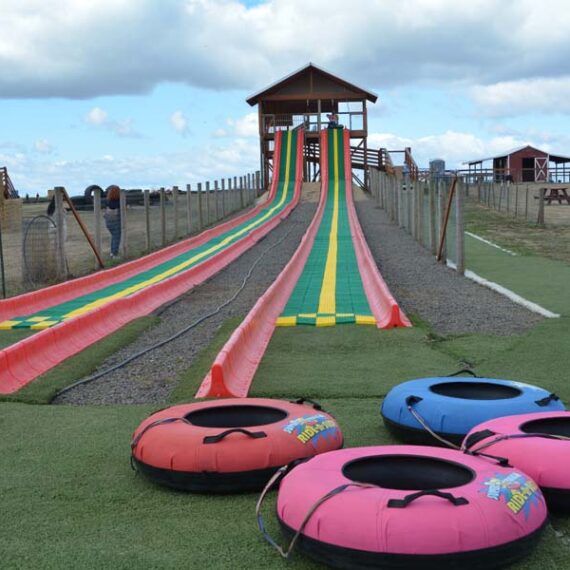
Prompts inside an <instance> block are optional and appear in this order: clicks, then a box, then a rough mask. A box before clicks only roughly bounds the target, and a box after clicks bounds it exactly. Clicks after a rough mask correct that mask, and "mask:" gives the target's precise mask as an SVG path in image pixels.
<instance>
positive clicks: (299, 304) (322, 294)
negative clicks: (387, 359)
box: [277, 129, 376, 326]
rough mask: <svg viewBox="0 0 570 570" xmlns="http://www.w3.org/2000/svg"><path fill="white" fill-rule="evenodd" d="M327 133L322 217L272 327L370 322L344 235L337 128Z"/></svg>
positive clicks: (340, 138)
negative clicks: (285, 301)
mask: <svg viewBox="0 0 570 570" xmlns="http://www.w3.org/2000/svg"><path fill="white" fill-rule="evenodd" d="M327 136H328V180H329V182H328V193H327V201H326V204H325V208H324V212H323V218H322V220H321V224H320V226H319V229H318V231H317V235H316V236H315V242H314V244H313V247H312V249H311V253H310V254H309V257H308V259H307V262H306V264H305V267H304V269H303V273H302V274H301V277H300V278H299V281H298V282H297V284H296V286H295V289H294V290H293V293H292V294H291V297H290V298H289V301H288V302H287V305H286V306H285V309H284V311H283V313H282V315H281V316H280V317H279V318H278V319H277V325H278V326H295V325H316V326H334V325H336V324H341V323H357V324H372V325H373V324H376V320H375V319H374V316H373V315H372V311H371V310H370V306H369V304H368V300H367V298H366V294H365V292H364V287H363V285H362V279H361V276H360V271H359V268H358V262H357V259H356V253H355V251H354V245H353V243H352V236H351V234H350V222H349V218H348V210H347V202H346V200H347V191H348V192H350V191H352V189H347V188H346V183H345V170H344V150H345V149H344V139H343V131H342V129H330V130H329V131H328V133H327Z"/></svg>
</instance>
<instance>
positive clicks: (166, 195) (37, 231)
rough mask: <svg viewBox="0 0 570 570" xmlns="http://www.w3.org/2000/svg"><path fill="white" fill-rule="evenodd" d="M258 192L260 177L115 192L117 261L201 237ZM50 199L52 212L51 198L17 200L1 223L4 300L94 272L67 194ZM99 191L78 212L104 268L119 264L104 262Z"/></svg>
mask: <svg viewBox="0 0 570 570" xmlns="http://www.w3.org/2000/svg"><path fill="white" fill-rule="evenodd" d="M260 192H261V184H260V175H259V172H256V173H253V174H251V173H250V174H247V175H245V176H240V177H233V178H228V179H223V180H215V181H211V182H205V183H199V184H196V185H195V186H191V185H190V184H188V185H187V186H186V188H184V189H181V188H178V187H176V186H174V187H173V188H171V189H164V188H161V189H160V190H156V191H150V190H139V191H136V192H135V191H128V190H121V200H120V202H121V206H120V211H121V227H122V232H121V244H120V250H119V251H120V257H121V258H122V259H134V258H137V257H139V256H141V255H143V254H146V253H149V252H151V251H154V250H156V249H159V248H161V247H164V246H167V245H169V244H172V243H174V242H176V241H179V240H181V239H184V238H186V237H188V236H190V235H193V234H196V233H199V232H201V231H202V230H204V229H205V228H207V227H209V226H212V225H214V224H217V223H219V222H220V221H222V220H225V219H229V218H231V217H233V216H235V215H236V214H237V213H238V212H242V211H244V210H246V209H247V208H250V207H251V206H252V205H253V204H254V202H255V200H256V199H257V197H258V195H259V194H260ZM48 194H49V196H50V198H53V199H54V207H53V211H51V210H50V211H49V213H48V206H49V203H50V200H49V199H48V200H45V199H44V200H38V201H22V200H17V202H19V203H20V207H19V208H13V212H12V213H11V215H10V216H9V217H8V218H4V219H2V220H1V221H2V223H1V224H0V243H1V248H0V265H3V267H4V272H3V275H2V276H1V277H2V281H3V282H2V286H3V289H4V290H5V292H4V296H13V295H16V294H19V293H22V292H25V291H29V290H33V289H37V288H39V287H44V286H46V285H50V284H54V283H58V282H60V281H63V280H66V279H69V278H73V277H79V276H82V275H85V274H87V273H90V272H92V271H94V270H95V269H97V268H98V267H99V263H98V261H97V257H96V255H95V254H94V251H93V249H92V248H91V246H90V245H89V242H88V240H87V238H86V235H85V232H84V231H83V229H82V228H81V227H80V224H79V223H77V221H76V219H75V217H74V214H73V212H72V211H71V208H70V207H69V206H68V205H67V204H66V202H65V199H64V198H65V190H64V189H63V188H55V189H54V190H51V191H49V193H48ZM102 194H103V193H102V191H101V190H100V189H95V190H94V191H93V192H92V194H91V198H90V200H83V201H81V203H80V204H78V212H77V213H78V216H79V218H80V221H81V224H82V225H83V226H84V229H85V230H86V232H87V234H88V235H89V236H90V237H91V238H92V241H93V243H94V245H95V247H96V248H97V250H98V251H99V252H101V256H102V258H103V260H104V262H105V266H110V265H113V264H115V263H117V261H115V260H113V259H110V247H111V235H110V232H109V231H108V230H107V228H106V226H105V221H104V209H105V198H104V196H103V195H102ZM71 201H72V202H74V203H75V202H76V200H75V199H72V200H71ZM13 202H14V203H15V202H16V201H15V200H14V201H13ZM0 291H2V289H0Z"/></svg>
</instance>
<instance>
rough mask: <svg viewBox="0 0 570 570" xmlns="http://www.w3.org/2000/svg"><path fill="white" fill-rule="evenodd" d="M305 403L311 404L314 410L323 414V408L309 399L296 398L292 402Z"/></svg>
mask: <svg viewBox="0 0 570 570" xmlns="http://www.w3.org/2000/svg"><path fill="white" fill-rule="evenodd" d="M305 402H308V403H309V404H311V405H312V406H313V408H315V410H319V411H321V412H324V410H323V407H322V406H321V405H320V404H319V403H318V402H315V400H311V398H297V399H296V400H293V401H292V403H293V404H304V403H305Z"/></svg>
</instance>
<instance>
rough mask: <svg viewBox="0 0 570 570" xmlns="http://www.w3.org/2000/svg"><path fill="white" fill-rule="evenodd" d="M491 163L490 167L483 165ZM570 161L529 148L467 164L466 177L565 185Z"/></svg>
mask: <svg viewBox="0 0 570 570" xmlns="http://www.w3.org/2000/svg"><path fill="white" fill-rule="evenodd" d="M491 161H492V166H489V165H487V166H485V165H484V163H489V162H491ZM568 163H570V158H568V157H566V156H559V155H554V154H549V153H547V152H545V151H543V150H539V149H538V148H535V147H533V146H530V145H527V146H523V147H519V148H516V149H513V150H511V151H508V152H506V153H505V154H500V155H498V156H492V157H489V158H479V159H477V160H470V161H468V162H467V163H464V164H467V165H468V166H469V174H470V175H475V176H484V177H485V178H490V177H491V176H492V179H493V180H494V181H496V182H500V181H503V180H510V181H511V182H550V181H552V182H557V181H560V182H568V179H569V178H570V168H569V169H567V168H566V165H567V164H568Z"/></svg>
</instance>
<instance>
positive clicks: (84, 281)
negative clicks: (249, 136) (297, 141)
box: [0, 136, 281, 322]
mask: <svg viewBox="0 0 570 570" xmlns="http://www.w3.org/2000/svg"><path fill="white" fill-rule="evenodd" d="M280 148H281V136H277V137H276V140H275V152H276V156H279V154H278V153H279V149H280ZM275 169H276V171H275V173H274V177H273V182H272V184H271V190H270V193H269V197H268V200H267V202H265V203H263V204H259V205H258V206H256V207H255V208H253V209H252V210H250V211H249V212H247V213H245V214H242V215H240V216H237V217H236V218H233V219H231V220H228V221H227V222H224V223H222V224H220V225H218V226H215V227H213V228H210V229H208V230H205V231H204V232H202V233H201V234H199V235H197V236H194V237H191V238H188V239H185V240H183V241H181V242H178V243H175V244H173V245H170V246H168V247H165V248H163V249H161V250H159V251H155V252H153V253H150V254H148V255H145V256H143V257H140V258H138V259H135V260H133V261H129V262H127V263H122V264H121V265H118V266H117V267H113V268H111V269H106V270H105V271H99V272H96V273H92V274H90V275H86V276H84V277H79V278H77V279H70V280H69V281H65V282H63V283H58V284H57V285H52V286H50V287H45V288H44V289H40V290H38V291H32V292H30V293H24V294H23V295H18V296H17V297H11V298H9V299H4V300H2V301H0V322H2V321H6V320H9V319H10V318H11V317H14V316H19V315H31V314H33V313H37V312H39V311H42V310H43V309H46V308H48V307H53V306H54V305H60V304H61V303H65V302H67V301H70V300H71V299H75V298H77V297H81V296H83V295H87V294H89V293H92V292H93V291H97V290H98V289H102V288H104V287H108V286H110V285H114V284H115V283H119V282H121V281H124V280H126V279H129V278H130V277H132V276H134V275H137V274H138V273H142V272H143V271H148V270H149V269H152V268H153V267H156V266H157V265H160V264H161V263H164V262H166V261H168V260H170V259H172V258H174V257H176V256H178V255H181V254H183V253H185V252H186V251H188V250H190V249H194V248H196V247H199V246H201V245H203V244H204V243H206V242H208V241H209V240H211V239H212V238H214V237H216V236H218V235H220V234H223V233H225V232H227V231H230V230H231V229H233V228H235V227H236V226H239V225H240V224H242V223H244V222H246V221H247V220H249V219H251V218H253V217H255V216H256V215H257V214H258V213H259V211H260V210H261V209H263V208H265V207H266V206H267V203H268V202H271V201H272V200H274V198H275V194H276V192H277V186H278V184H277V183H278V180H279V178H278V177H279V163H278V161H276V164H275Z"/></svg>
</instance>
